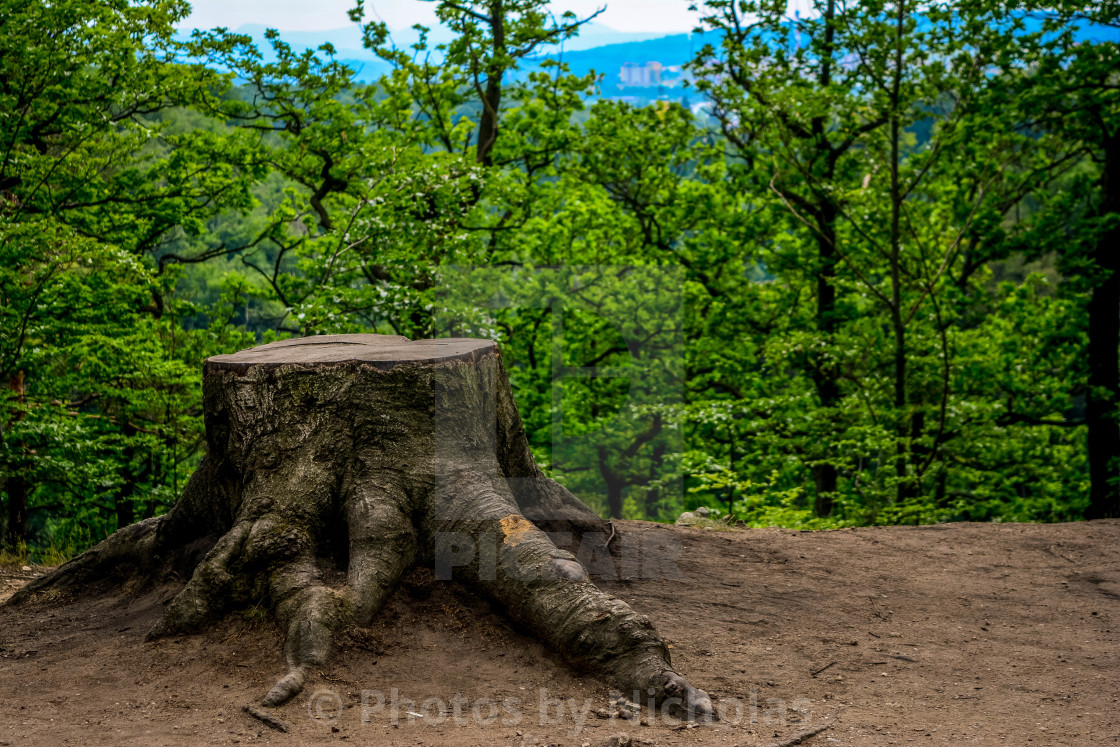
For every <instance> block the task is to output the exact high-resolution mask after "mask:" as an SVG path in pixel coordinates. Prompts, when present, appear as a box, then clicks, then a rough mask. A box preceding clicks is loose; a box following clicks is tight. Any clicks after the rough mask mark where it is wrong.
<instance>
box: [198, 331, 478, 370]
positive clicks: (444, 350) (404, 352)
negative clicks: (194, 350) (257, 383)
mask: <svg viewBox="0 0 1120 747" xmlns="http://www.w3.org/2000/svg"><path fill="white" fill-rule="evenodd" d="M497 352H498V346H497V345H496V344H495V343H493V342H491V341H490V340H477V339H472V338H468V337H448V338H444V339H439V340H409V339H408V338H407V337H400V336H397V335H320V336H316V337H304V338H300V339H295V340H280V341H278V342H270V343H268V344H267V345H259V346H257V347H255V348H248V349H246V350H241V351H239V352H237V353H233V354H230V355H215V356H212V357H210V358H207V359H206V367H207V368H210V369H219V370H226V371H233V372H237V373H242V372H244V371H246V370H248V369H249V368H250V367H251V366H266V367H267V366H286V365H311V366H322V365H345V364H349V363H362V364H366V365H370V366H373V367H374V368H378V369H382V370H388V369H391V368H394V367H396V366H401V365H410V366H415V365H422V366H431V365H438V364H441V363H449V362H452V361H464V362H473V361H477V360H479V359H480V358H482V357H484V356H486V355H490V354H495V355H496V354H497Z"/></svg>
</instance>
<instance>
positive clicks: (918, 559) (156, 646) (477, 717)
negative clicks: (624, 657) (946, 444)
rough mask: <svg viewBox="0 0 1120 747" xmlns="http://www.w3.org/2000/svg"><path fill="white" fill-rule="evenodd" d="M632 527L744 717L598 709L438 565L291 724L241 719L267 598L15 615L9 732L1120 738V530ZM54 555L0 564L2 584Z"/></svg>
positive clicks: (143, 599)
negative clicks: (209, 606)
mask: <svg viewBox="0 0 1120 747" xmlns="http://www.w3.org/2000/svg"><path fill="white" fill-rule="evenodd" d="M620 531H622V532H624V533H625V534H624V536H628V537H630V538H631V539H633V540H639V541H640V542H641V543H642V546H643V547H651V546H654V545H659V546H661V547H662V548H663V549H664V548H669V557H671V556H672V554H673V548H674V547H675V548H676V549H677V550H679V551H680V557H679V560H676V561H675V563H668V564H666V563H665V562H664V558H662V566H661V568H659V569H658V570H659V571H661V573H658V574H650V573H647V572H646V570H647V569H646V568H645V567H644V566H642V573H641V574H639V575H643V576H644V575H661V576H669V578H658V579H651V580H629V581H626V580H621V581H601V582H600V584H601V586H602V587H603V588H605V589H607V590H608V591H610V592H611V593H613V594H616V595H618V596H620V597H621V598H623V599H625V600H626V601H627V602H629V603H630V604H631V605H632V606H634V607H635V608H636V609H638V610H639V611H641V612H643V613H645V614H647V615H649V616H650V617H651V618H652V619H653V621H654V622H655V624H656V625H657V627H658V629H659V630H660V631H661V633H662V634H663V635H664V636H665V637H666V638H668V639H669V640H670V641H671V643H672V646H673V650H672V653H673V661H674V664H675V666H676V667H677V668H678V670H679V671H680V672H682V673H683V674H685V675H686V676H687V677H689V678H690V680H691V681H692V682H693V683H695V684H696V685H698V686H699V687H702V688H705V689H707V690H708V691H709V693H711V694H712V696H713V698H714V699H715V700H716V703H717V706H718V707H719V709H720V713H721V716H722V721H719V722H717V723H712V724H707V725H699V726H695V727H691V728H690V727H689V726H688V725H686V724H680V723H679V722H677V721H676V720H675V719H672V718H671V717H668V716H666V715H665V714H663V713H661V712H660V711H654V712H653V713H652V714H651V713H649V712H648V709H647V710H646V711H644V712H643V717H642V718H643V719H644V721H637V720H633V721H629V720H624V719H622V718H618V717H615V718H609V717H608V718H602V717H600V716H599V715H596V714H595V712H594V711H595V710H596V709H606V708H607V706H608V690H607V688H606V687H605V686H604V685H602V684H601V683H599V682H597V681H595V680H594V679H592V678H589V677H585V676H580V675H579V674H578V673H576V672H573V671H572V670H570V669H569V668H568V667H566V666H565V665H564V664H563V663H562V662H561V661H560V660H559V659H558V658H557V657H556V656H555V655H553V654H551V653H549V652H547V651H545V650H544V649H543V648H542V647H541V646H539V645H538V644H536V643H535V642H533V641H532V640H530V639H528V638H527V637H525V636H523V635H521V634H520V633H518V632H516V631H515V630H514V629H513V628H511V627H510V625H509V624H507V623H506V622H505V621H504V620H503V619H502V618H501V617H500V616H498V615H496V614H495V613H494V612H493V611H492V610H491V609H490V608H489V606H488V605H487V604H485V603H483V602H480V601H478V600H477V599H475V598H474V597H472V596H471V595H469V594H468V593H466V592H465V591H463V590H461V589H459V588H458V587H457V586H455V585H452V584H446V583H438V582H435V581H433V580H431V579H430V577H429V575H428V574H425V573H424V572H419V571H418V572H413V573H412V574H411V575H410V577H409V578H408V579H407V580H406V582H405V583H404V584H403V585H402V587H401V589H400V590H399V591H398V592H397V593H396V595H395V596H394V598H393V599H392V600H391V602H390V603H389V605H388V606H387V609H386V610H385V612H384V614H383V615H382V616H381V619H380V620H379V621H378V622H377V623H375V625H374V627H373V628H371V629H370V630H368V631H356V632H353V633H351V634H349V635H348V636H347V638H346V640H343V641H341V642H340V645H339V648H338V650H337V651H336V654H335V657H334V660H333V662H332V663H331V664H330V665H329V666H327V667H326V668H324V670H323V671H321V672H320V673H319V674H318V676H317V677H315V678H314V679H313V680H312V681H311V682H310V683H309V686H308V689H307V691H306V692H305V693H304V695H302V696H300V697H299V698H297V699H296V700H294V701H292V702H290V703H288V704H287V705H285V706H284V707H282V708H279V709H276V711H275V715H276V716H277V717H278V718H280V719H281V720H282V721H283V722H285V724H286V725H287V726H288V727H289V732H287V733H281V732H279V731H276V730H274V729H272V728H269V727H268V726H266V725H265V724H263V723H262V722H261V721H258V720H256V719H254V718H252V717H250V716H249V715H247V714H246V713H244V712H242V706H244V705H245V704H247V703H250V702H256V701H258V700H259V698H260V697H261V696H262V695H263V693H264V692H265V691H266V690H268V688H269V687H270V686H271V685H272V684H273V682H274V681H275V678H276V677H277V676H279V675H280V674H282V673H283V671H284V666H283V661H282V657H281V653H280V651H281V641H280V635H279V632H278V631H277V629H276V628H275V627H274V626H273V625H272V624H271V623H270V622H268V620H267V619H266V618H265V617H264V615H262V614H261V613H260V612H259V611H256V610H250V611H249V612H247V613H243V614H239V615H236V616H231V617H230V618H228V619H226V620H224V621H222V622H221V623H220V624H219V625H217V626H216V627H215V628H214V629H212V630H210V631H207V632H204V633H201V634H198V635H194V636H187V637H182V638H172V639H167V640H161V641H158V642H155V643H145V642H144V633H145V631H147V629H148V628H149V627H150V626H151V625H152V624H153V623H154V622H155V620H156V618H157V617H158V615H159V611H160V608H161V603H162V602H164V601H166V600H167V599H168V598H169V597H170V595H171V594H172V593H173V592H174V589H162V590H158V591H155V592H150V591H149V592H146V593H144V594H143V595H137V594H136V593H129V592H128V590H123V589H122V590H118V591H117V592H116V593H108V594H106V593H101V594H99V595H97V596H94V597H92V598H84V599H77V600H75V599H68V598H55V599H48V600H42V601H39V602H36V603H34V604H32V605H29V606H23V607H17V608H7V607H3V608H0V745H39V744H42V745H47V744H49V745H61V744H82V745H165V744H166V745H172V744H174V745H178V744H191V745H193V744H260V743H268V744H276V745H303V744H339V745H345V744H374V745H381V744H384V745H422V746H424V747H444V746H446V747H451V746H454V747H465V746H467V745H487V746H489V745H522V746H528V745H546V744H551V745H574V746H575V747H582V746H583V745H590V746H591V747H602V746H603V745H608V744H613V745H618V744H626V743H627V742H626V739H630V740H632V742H631V744H633V745H634V747H637V746H638V745H701V744H704V745H707V744H712V745H716V744H718V745H741V746H742V747H748V746H753V745H765V744H775V743H777V744H781V743H783V742H785V743H787V744H788V743H791V740H792V739H793V738H795V737H796V736H798V735H801V734H805V733H807V732H809V731H811V730H813V729H814V728H816V727H821V726H827V728H826V729H824V730H823V731H820V732H819V733H816V734H815V735H813V736H811V737H808V738H806V739H805V741H804V744H808V745H810V747H817V745H821V746H824V745H891V744H898V745H909V744H915V745H923V744H939V745H943V744H947V745H974V744H975V745H1028V744H1029V745H1063V746H1066V745H1112V744H1120V661H1118V658H1117V657H1118V654H1120V521H1101V522H1093V523H1081V524H1059V525H1016V524H948V525H938V526H924V527H886V528H866V529H847V530H838V531H830V532H796V531H787V530H778V529H754V530H744V531H733V532H727V531H713V530H701V529H692V528H680V527H669V526H663V525H656V524H648V523H643V522H621V524H620ZM643 558H644V556H643ZM669 566H672V567H669ZM678 571H679V572H678ZM39 572H42V569H35V570H33V571H31V572H23V571H21V569H19V568H14V569H13V568H5V569H0V584H4V585H5V588H4V589H2V590H0V598H3V597H6V596H8V595H10V593H11V591H12V590H13V589H14V588H17V587H18V586H19V585H20V584H21V583H24V582H25V581H26V578H27V577H29V576H31V575H34V574H35V573H39ZM456 696H458V697H456ZM410 713H411V714H415V715H410ZM602 713H603V715H609V714H608V711H606V710H603V712H602ZM646 724H648V725H646ZM621 733H625V734H626V735H628V736H627V738H625V739H624V738H621V737H619V736H618V735H620V734H621Z"/></svg>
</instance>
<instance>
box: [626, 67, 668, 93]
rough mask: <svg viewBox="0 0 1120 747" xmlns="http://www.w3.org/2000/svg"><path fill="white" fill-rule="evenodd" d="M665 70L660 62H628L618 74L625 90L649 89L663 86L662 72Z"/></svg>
mask: <svg viewBox="0 0 1120 747" xmlns="http://www.w3.org/2000/svg"><path fill="white" fill-rule="evenodd" d="M663 69H664V68H663V67H662V66H661V63H660V62H647V63H645V64H639V63H637V62H627V63H625V64H624V65H623V66H622V70H620V71H619V73H618V78H619V81H620V83H621V85H622V87H623V88H625V87H627V86H638V87H643V88H648V87H650V86H659V85H661V71H662V70H663Z"/></svg>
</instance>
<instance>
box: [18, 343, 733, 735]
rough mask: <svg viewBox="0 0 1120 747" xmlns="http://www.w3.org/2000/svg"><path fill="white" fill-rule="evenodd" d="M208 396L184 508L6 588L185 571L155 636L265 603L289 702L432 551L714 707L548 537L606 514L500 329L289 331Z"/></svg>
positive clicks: (635, 673) (554, 634)
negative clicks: (567, 484)
mask: <svg viewBox="0 0 1120 747" xmlns="http://www.w3.org/2000/svg"><path fill="white" fill-rule="evenodd" d="M203 395H204V404H205V422H206V442H207V455H206V456H205V457H204V459H203V461H202V464H201V465H200V466H199V468H198V470H197V471H196V472H195V473H194V474H193V475H192V476H191V479H190V481H189V483H188V484H187V486H186V488H185V489H184V492H183V495H182V496H181V498H180V500H179V502H178V503H177V504H176V505H175V507H174V508H173V509H172V510H171V511H169V512H168V513H167V514H165V515H163V516H159V517H155V518H151V519H147V520H144V521H142V522H140V523H138V524H134V525H132V526H130V527H127V528H125V529H122V530H120V531H118V532H116V533H115V534H113V535H112V536H110V537H109V538H108V539H106V540H105V541H104V542H102V543H100V544H99V545H97V546H96V547H94V548H93V549H91V550H89V551H88V552H86V553H85V554H83V555H81V556H79V557H77V558H75V559H74V560H72V561H70V562H69V563H66V564H65V565H63V566H61V567H60V568H58V569H57V570H56V571H54V572H53V573H51V574H49V575H46V576H44V577H42V578H39V579H37V580H36V581H35V582H33V583H31V584H29V585H28V586H27V587H25V588H24V589H23V590H22V591H21V592H19V593H18V594H16V595H15V596H14V597H12V599H11V601H10V603H14V604H18V603H20V602H22V601H24V600H27V599H29V598H32V597H33V596H34V595H35V594H36V593H37V592H39V591H42V590H44V589H47V588H50V587H61V586H75V585H78V584H83V585H84V584H87V583H88V582H90V581H94V580H97V579H99V578H106V577H109V576H111V575H112V574H114V573H120V572H126V573H132V574H134V575H142V576H145V577H147V578H149V579H154V578H156V577H159V576H161V575H166V574H167V573H168V572H170V571H175V572H178V573H181V574H183V575H184V576H189V579H190V580H189V581H188V582H187V584H186V585H185V586H184V587H183V588H182V590H181V591H180V592H179V593H178V595H177V596H175V597H174V599H173V600H172V601H171V602H170V604H168V606H167V608H166V610H165V611H164V614H163V616H162V618H161V619H160V620H159V622H158V623H157V624H156V625H155V627H154V628H153V629H152V630H151V631H150V633H149V638H153V637H157V636H162V635H170V634H180V633H187V632H190V631H192V630H197V629H198V628H200V627H201V626H204V625H206V624H208V623H210V622H213V621H214V620H215V619H217V618H218V617H219V616H221V615H223V614H224V613H226V612H227V611H229V610H231V609H235V608H240V607H246V606H250V605H253V604H260V603H264V604H266V605H267V606H268V608H269V609H271V611H272V613H273V615H274V616H275V618H276V620H277V621H278V622H279V624H280V625H281V627H282V629H283V630H285V631H286V640H285V656H286V659H287V663H288V671H287V672H286V673H285V674H284V675H283V676H282V677H281V678H280V679H279V681H278V682H277V684H276V686H275V687H273V688H272V689H271V690H270V691H269V692H268V694H267V695H265V696H264V699H263V701H262V704H263V705H266V706H276V705H279V704H281V703H284V702H285V701H287V700H288V699H290V698H291V697H293V696H294V695H296V694H297V693H299V692H300V690H301V689H302V688H303V684H304V680H305V677H306V676H307V672H308V669H309V668H311V667H315V666H319V665H322V664H324V663H325V662H326V660H327V657H328V655H329V652H330V647H331V639H332V636H333V635H334V633H335V632H336V631H338V630H339V629H340V628H341V627H343V626H346V625H360V626H364V625H369V624H370V622H371V621H372V620H373V618H374V616H375V615H376V613H377V611H378V609H379V608H380V607H381V605H382V603H383V602H384V601H385V599H386V597H387V595H388V594H389V592H390V591H391V590H392V589H393V588H394V586H395V585H396V584H397V582H398V580H399V579H400V577H401V574H402V573H403V572H404V571H405V570H406V569H407V568H408V567H410V566H411V565H413V564H424V565H427V566H428V567H434V568H435V569H436V574H437V577H438V578H445V579H446V578H449V577H450V576H451V575H452V574H453V575H454V578H455V580H457V581H460V582H462V583H464V584H466V585H467V586H469V587H470V588H471V589H473V590H474V591H475V592H476V593H478V594H480V595H482V596H484V597H486V598H488V599H490V600H492V601H493V602H495V603H496V604H498V605H499V606H501V607H503V608H504V609H505V610H506V611H507V613H508V614H509V616H510V617H511V618H512V619H513V620H514V621H516V622H517V623H519V624H521V625H522V626H524V627H525V628H527V629H528V630H529V631H531V632H532V633H533V634H534V635H536V636H537V637H538V638H540V640H542V641H543V642H545V643H546V644H547V645H549V646H550V647H551V648H553V649H554V650H556V651H558V652H560V653H561V654H562V655H564V656H565V657H566V658H567V659H568V660H569V661H570V662H571V663H572V664H573V665H575V666H577V667H579V668H581V669H584V670H588V671H590V672H592V673H594V674H596V675H598V676H600V677H601V678H603V679H604V680H606V681H607V682H608V683H609V684H610V685H612V686H615V687H617V688H619V689H621V690H622V691H623V692H631V691H634V690H638V691H641V692H642V693H644V694H653V695H654V696H655V697H656V698H657V699H658V700H659V701H664V700H665V699H666V698H679V699H680V700H679V703H680V704H681V706H682V707H683V709H684V710H685V711H686V712H692V713H693V714H709V713H711V701H710V700H709V699H708V696H707V695H706V694H705V693H704V692H703V691H701V690H698V689H696V688H694V687H692V686H691V685H689V683H688V682H687V681H686V680H685V679H684V678H682V677H681V676H680V675H678V674H677V673H675V672H674V671H673V668H672V665H671V663H670V658H669V652H668V650H667V647H666V645H665V643H664V642H663V640H662V639H661V637H660V636H659V635H658V634H657V631H656V630H655V629H654V627H653V626H652V625H651V624H650V622H649V620H648V619H647V618H645V617H644V616H642V615H639V614H637V613H636V612H634V611H633V610H632V609H630V607H628V606H627V605H626V604H625V603H624V602H622V601H620V600H618V599H615V598H613V597H611V596H609V595H607V594H605V593H603V592H602V591H600V590H599V589H598V588H597V587H595V585H594V584H592V583H591V581H590V580H589V579H588V576H587V572H586V571H585V570H584V568H583V566H582V565H580V563H579V562H578V561H577V560H576V558H575V556H574V555H573V554H572V553H571V552H569V551H568V550H564V549H561V548H559V547H557V546H556V545H555V544H553V542H552V541H551V540H550V539H549V536H548V534H547V533H548V532H565V533H570V536H573V537H575V538H577V540H578V539H579V538H584V541H587V538H589V537H591V536H592V535H594V536H595V537H596V539H595V541H598V542H600V543H602V542H603V541H604V540H605V539H606V538H607V537H608V532H609V527H608V526H607V525H606V524H605V522H603V520H602V519H600V518H599V516H598V515H596V514H595V513H594V512H593V511H591V509H589V508H588V507H587V506H586V505H585V504H583V503H582V502H581V501H579V499H577V498H576V497H575V496H573V495H572V494H571V493H569V492H568V491H567V490H566V489H564V488H563V487H562V486H560V485H559V484H558V483H556V482H554V481H552V480H550V479H548V478H546V477H545V476H544V475H543V473H542V472H541V471H540V469H539V468H538V467H537V465H536V463H535V462H534V461H533V457H532V454H531V453H530V451H529V445H528V441H527V440H526V437H525V432H524V429H523V427H522V424H521V418H520V416H519V415H518V412H517V408H516V406H515V405H514V401H513V396H512V393H511V391H510V388H509V381H508V378H507V376H506V372H505V369H504V368H503V366H502V360H501V356H500V354H499V351H498V348H497V346H496V345H495V344H494V343H492V342H488V341H485V340H472V339H444V340H417V341H410V340H408V339H407V338H404V337H394V336H383V335H333V336H323V337H311V338H304V339H298V340H285V341H281V342H274V343H271V344H268V345H262V346H260V347H256V348H251V349H249V350H243V351H241V352H239V353H236V354H234V355H219V356H215V357H213V358H210V359H208V360H207V361H206V364H205V370H204V378H203ZM651 688H652V689H651Z"/></svg>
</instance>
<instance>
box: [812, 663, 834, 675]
mask: <svg viewBox="0 0 1120 747" xmlns="http://www.w3.org/2000/svg"><path fill="white" fill-rule="evenodd" d="M835 663H836V662H834V661H830V662H829V663H827V664H825V665H824V666H823V667H821V668H820V669H818V670H817V671H815V672H809V676H810V677H816V676H817V675H818V674H820V673H821V672H823V671H824V670H826V669H828V668H829V667H831V666H832V665H833V664H835Z"/></svg>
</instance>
